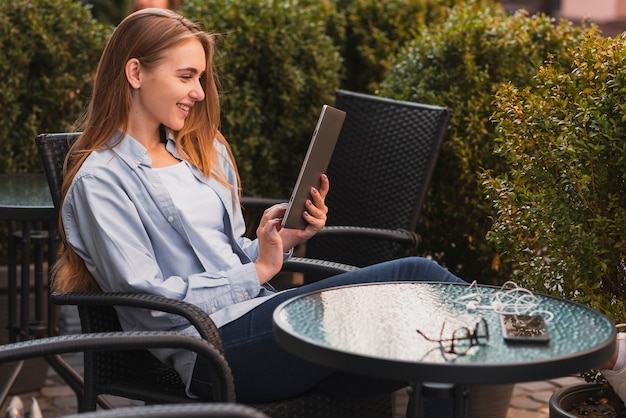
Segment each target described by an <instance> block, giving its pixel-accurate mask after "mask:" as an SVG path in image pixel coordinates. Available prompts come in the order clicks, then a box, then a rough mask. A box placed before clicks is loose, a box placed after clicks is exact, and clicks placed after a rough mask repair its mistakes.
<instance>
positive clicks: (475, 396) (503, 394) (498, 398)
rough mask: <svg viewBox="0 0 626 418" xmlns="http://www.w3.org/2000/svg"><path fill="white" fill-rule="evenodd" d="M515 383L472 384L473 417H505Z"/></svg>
mask: <svg viewBox="0 0 626 418" xmlns="http://www.w3.org/2000/svg"><path fill="white" fill-rule="evenodd" d="M514 387H515V385H514V384H507V385H474V386H472V401H471V414H470V415H471V417H472V418H505V417H506V414H507V412H508V410H509V404H510V403H511V396H512V395H513V388H514Z"/></svg>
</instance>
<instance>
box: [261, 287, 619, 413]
mask: <svg viewBox="0 0 626 418" xmlns="http://www.w3.org/2000/svg"><path fill="white" fill-rule="evenodd" d="M467 289H468V286H466V285H462V284H461V285H460V284H443V283H425V282H412V283H411V282H405V283H378V284H367V285H356V286H344V287H336V288H332V289H327V290H323V291H319V292H313V293H310V294H307V295H303V296H297V297H294V298H292V299H290V300H288V301H286V302H284V303H283V304H281V305H280V306H278V307H277V308H276V310H275V311H274V317H273V319H274V334H275V336H276V339H277V341H278V342H279V344H281V345H282V346H283V347H285V348H286V349H287V350H288V351H290V352H291V353H293V354H294V355H297V356H300V357H303V358H305V359H307V360H309V361H312V362H315V363H318V364H321V365H324V366H328V367H332V368H335V369H339V370H344V371H348V372H353V373H357V374H364V375H369V376H375V377H381V378H387V379H394V380H400V381H406V382H410V383H411V386H412V387H413V399H412V400H411V402H410V411H409V412H410V413H411V414H412V415H409V416H414V417H419V416H422V414H423V394H425V393H428V392H432V391H433V390H438V391H439V394H441V393H444V390H445V391H447V392H445V393H447V394H448V396H451V397H454V398H455V401H456V403H455V405H456V407H455V416H456V417H466V416H468V414H469V399H470V394H471V385H473V384H487V385H488V384H508V383H517V382H526V381H535V380H543V379H550V378H555V377H560V376H565V375H568V374H572V373H577V372H580V371H584V370H588V369H592V368H595V367H598V366H599V365H600V364H602V363H603V362H604V361H606V360H608V359H609V358H611V356H612V354H613V352H614V349H615V336H616V330H615V326H614V324H613V323H612V322H611V321H610V320H609V319H608V318H607V317H606V316H605V315H603V314H601V313H599V312H597V311H595V310H592V309H590V308H587V307H585V306H583V305H581V304H578V303H574V302H571V301H567V300H564V299H560V298H555V297H550V296H545V295H539V294H536V296H537V297H538V298H539V305H538V309H543V310H548V311H550V312H552V313H553V314H554V319H553V320H552V321H551V322H548V323H547V327H548V332H549V334H550V342H549V343H548V344H547V345H532V344H516V345H511V344H509V343H506V342H505V341H504V340H503V338H502V335H501V328H500V322H499V315H498V314H497V313H495V312H494V311H493V310H483V309H479V310H472V309H468V308H467V306H466V305H465V304H461V303H457V302H456V300H458V298H459V297H460V296H462V295H464V294H465V293H464V292H467ZM478 289H479V290H480V292H481V293H482V292H484V294H485V295H486V296H487V295H489V294H492V293H493V292H497V291H498V290H499V288H494V287H488V286H479V287H478ZM481 317H482V318H485V320H486V321H487V323H488V327H489V334H490V338H489V341H488V343H487V345H486V346H483V347H474V348H472V349H471V351H470V352H469V353H468V354H467V355H464V356H456V355H450V354H446V353H445V352H443V351H442V350H441V345H440V344H439V343H437V342H429V341H427V340H426V339H424V338H423V337H422V336H421V335H420V334H418V333H417V332H416V329H419V330H420V331H422V332H423V333H424V334H426V335H427V336H429V337H430V338H434V339H438V338H439V335H440V332H441V327H442V323H443V322H444V321H445V324H446V326H445V331H444V335H443V338H450V336H451V335H452V332H453V331H454V330H455V329H458V328H460V327H468V328H470V330H473V327H474V325H475V323H476V322H477V320H478V318H481Z"/></svg>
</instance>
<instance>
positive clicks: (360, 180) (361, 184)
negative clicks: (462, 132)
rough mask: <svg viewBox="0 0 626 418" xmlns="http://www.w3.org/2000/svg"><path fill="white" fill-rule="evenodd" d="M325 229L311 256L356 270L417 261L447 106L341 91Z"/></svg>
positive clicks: (311, 243)
mask: <svg viewBox="0 0 626 418" xmlns="http://www.w3.org/2000/svg"><path fill="white" fill-rule="evenodd" d="M335 107H337V108H339V109H342V110H344V111H345V112H346V120H345V122H344V125H343V129H342V131H341V134H340V136H339V139H338V141H337V145H336V147H335V151H334V154H333V157H332V159H331V161H330V164H329V166H328V170H327V174H328V177H329V178H330V181H331V192H330V193H329V194H328V196H327V198H326V204H327V205H328V207H329V213H328V221H327V223H326V227H325V228H324V229H323V230H322V231H320V232H319V233H318V234H317V235H316V236H315V237H313V238H312V239H310V240H309V241H308V242H307V245H306V257H307V258H316V259H322V260H331V261H337V262H340V263H346V264H350V265H354V266H358V267H363V266H367V265H370V264H375V263H379V262H382V261H387V260H391V259H395V258H400V257H403V256H407V255H414V254H416V252H417V246H418V244H419V241H420V237H419V235H418V234H416V233H415V232H414V231H415V230H416V226H417V220H418V217H419V214H420V208H421V206H422V203H423V202H424V199H425V196H426V192H427V189H428V185H429V183H430V179H431V176H432V173H433V170H434V168H435V164H436V162H437V158H438V156H439V150H440V147H441V143H442V141H443V137H444V134H445V131H446V128H447V125H448V122H449V119H450V111H449V110H448V109H447V108H444V107H437V106H429V105H424V104H417V103H411V102H406V101H398V100H391V99H386V98H382V97H377V96H371V95H366V94H360V93H353V92H349V91H345V90H339V91H337V93H336V99H335Z"/></svg>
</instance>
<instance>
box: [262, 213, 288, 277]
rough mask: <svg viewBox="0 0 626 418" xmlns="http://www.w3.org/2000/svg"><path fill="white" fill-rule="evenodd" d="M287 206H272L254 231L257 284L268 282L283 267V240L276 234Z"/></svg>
mask: <svg viewBox="0 0 626 418" xmlns="http://www.w3.org/2000/svg"><path fill="white" fill-rule="evenodd" d="M286 210H287V205H285V204H278V205H274V206H272V207H270V208H268V209H266V210H265V212H263V216H262V217H261V222H260V223H259V227H258V228H257V230H256V236H257V239H258V242H259V257H258V258H257V259H256V261H255V262H254V264H255V267H256V271H257V275H258V276H259V283H260V284H264V283H267V282H269V281H270V280H271V279H272V277H274V276H275V275H276V274H277V273H278V272H279V271H280V269H281V268H282V267H283V240H282V238H281V236H280V234H279V233H278V231H280V229H281V223H282V218H283V215H284V214H285V211H286Z"/></svg>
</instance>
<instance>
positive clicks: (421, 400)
mask: <svg viewBox="0 0 626 418" xmlns="http://www.w3.org/2000/svg"><path fill="white" fill-rule="evenodd" d="M426 398H437V399H450V400H453V401H454V415H453V417H454V418H469V416H470V405H471V402H470V401H471V385H455V384H453V383H432V382H413V383H412V384H411V387H410V388H409V405H408V407H407V413H406V416H407V418H422V417H424V411H425V399H426Z"/></svg>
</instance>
